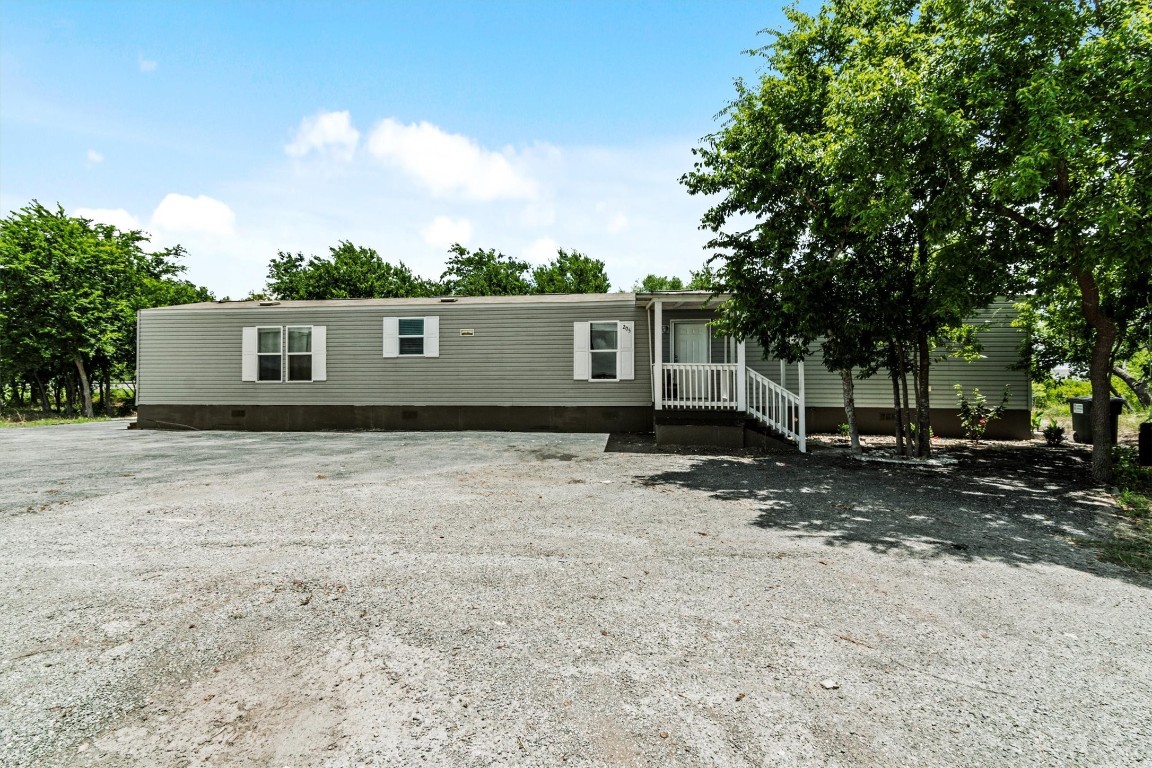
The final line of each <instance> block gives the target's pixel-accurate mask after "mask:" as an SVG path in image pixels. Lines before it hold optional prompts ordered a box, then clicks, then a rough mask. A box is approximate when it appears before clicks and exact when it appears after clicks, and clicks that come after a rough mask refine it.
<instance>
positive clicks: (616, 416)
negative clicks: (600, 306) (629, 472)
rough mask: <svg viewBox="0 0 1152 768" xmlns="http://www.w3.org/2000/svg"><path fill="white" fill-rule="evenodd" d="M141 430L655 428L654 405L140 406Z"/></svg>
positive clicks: (569, 429)
mask: <svg viewBox="0 0 1152 768" xmlns="http://www.w3.org/2000/svg"><path fill="white" fill-rule="evenodd" d="M136 413H137V416H136V426H137V428H139V429H232V430H248V431H255V432H262V431H265V432H309V431H315V430H340V429H349V430H356V429H364V430H372V429H378V430H470V429H482V430H497V431H508V432H533V431H544V432H651V431H652V406H650V405H640V406H636V405H629V406H498V405H421V406H400V405H140V406H138V407H137V409H136Z"/></svg>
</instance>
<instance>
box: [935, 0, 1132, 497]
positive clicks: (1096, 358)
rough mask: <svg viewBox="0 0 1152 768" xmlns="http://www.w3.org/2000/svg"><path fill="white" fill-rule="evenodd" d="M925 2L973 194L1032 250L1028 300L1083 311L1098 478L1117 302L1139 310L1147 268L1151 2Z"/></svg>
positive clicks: (1102, 468)
mask: <svg viewBox="0 0 1152 768" xmlns="http://www.w3.org/2000/svg"><path fill="white" fill-rule="evenodd" d="M923 10H924V13H925V15H926V16H927V17H930V18H932V19H933V20H934V23H935V25H936V29H937V31H938V35H939V39H940V40H942V41H946V45H940V46H937V49H936V52H935V55H934V57H933V61H932V71H933V73H934V75H933V76H934V78H935V79H936V81H937V84H938V88H937V93H938V94H940V107H941V108H942V109H945V110H949V111H951V112H953V113H955V114H958V115H962V116H963V119H964V120H966V121H969V122H970V123H971V124H972V125H974V126H976V129H977V130H976V132H975V135H974V139H973V141H972V143H971V148H970V157H971V162H972V175H973V176H974V178H975V179H976V181H977V183H978V189H979V191H980V193H981V199H980V201H979V202H980V204H981V205H983V206H984V207H986V208H987V209H988V210H990V211H992V212H993V213H994V214H995V215H996V216H998V217H999V218H1000V220H1002V221H1003V222H1005V223H1007V224H1009V225H1010V226H1011V227H1012V229H1013V235H1014V236H1015V237H1017V238H1019V239H1021V240H1023V241H1025V242H1026V243H1027V244H1028V245H1029V247H1030V248H1031V250H1032V254H1033V256H1032V258H1031V259H1030V260H1029V264H1028V275H1029V277H1030V278H1031V281H1032V287H1033V290H1034V295H1035V297H1036V298H1035V303H1036V305H1038V306H1039V307H1050V308H1052V307H1055V308H1056V311H1054V312H1050V313H1049V317H1050V318H1052V319H1053V322H1054V324H1055V325H1056V326H1057V327H1060V326H1065V327H1069V328H1070V327H1071V321H1070V318H1068V317H1067V310H1068V309H1070V308H1072V307H1076V308H1078V309H1079V312H1080V314H1081V316H1082V318H1083V322H1082V323H1081V324H1080V330H1081V331H1087V335H1086V340H1087V344H1086V345H1085V346H1086V358H1087V363H1088V372H1089V379H1090V380H1091V382H1092V397H1093V401H1094V402H1093V409H1092V411H1093V417H1094V419H1095V423H1094V425H1093V434H1094V435H1095V437H1096V439H1095V440H1094V444H1093V451H1092V469H1093V475H1094V477H1095V478H1096V479H1097V480H1100V481H1107V480H1108V479H1109V478H1110V475H1111V459H1110V448H1111V446H1110V434H1109V429H1108V426H1107V425H1108V418H1109V417H1108V411H1109V409H1108V406H1107V398H1108V396H1109V383H1110V382H1109V379H1110V377H1109V373H1110V371H1111V370H1112V369H1113V366H1114V362H1115V358H1116V355H1117V351H1118V349H1121V348H1122V346H1123V343H1124V341H1123V336H1124V335H1125V331H1124V329H1123V325H1124V323H1125V322H1126V319H1125V317H1124V307H1125V306H1128V305H1129V303H1130V302H1134V303H1135V304H1136V305H1139V304H1140V303H1141V302H1143V306H1144V307H1145V308H1146V307H1147V296H1148V293H1147V277H1148V275H1149V274H1150V273H1152V151H1150V149H1149V148H1150V147H1152V10H1150V9H1149V5H1148V3H1147V0H1096V1H1095V2H1091V3H1087V2H1080V1H1079V0H1044V1H1043V2H1040V1H1039V0H1034V1H1032V2H1016V3H1002V2H999V1H998V0H975V1H974V2H960V1H959V0H933V1H932V2H925V3H924V7H923ZM1140 278H1143V280H1142V284H1138V285H1136V286H1132V285H1130V281H1131V280H1133V279H1136V280H1137V281H1138V283H1140V282H1141V281H1140ZM1061 315H1063V316H1064V319H1060V318H1059V316H1061ZM1132 330H1136V329H1132ZM1145 338H1146V337H1145ZM1076 356H1077V357H1080V358H1081V359H1083V358H1084V357H1085V353H1084V352H1077V354H1076Z"/></svg>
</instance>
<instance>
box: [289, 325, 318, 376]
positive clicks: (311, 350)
mask: <svg viewBox="0 0 1152 768" xmlns="http://www.w3.org/2000/svg"><path fill="white" fill-rule="evenodd" d="M301 328H307V329H308V351H307V352H293V351H291V350H290V349H289V344H288V332H289V331H290V330H293V329H296V330H299V329H301ZM315 338H316V333H315V330H314V326H311V325H285V326H284V336H283V339H284V341H283V346H284V363H283V371H282V375H283V377H284V378H283V383H285V384H311V383H312V382H314V381H315V380H316V378H315V376H316V367H315V362H316V359H315V357H314V354H315V352H316V349H315V347H314V341H315ZM304 355H307V356H308V358H309V360H308V378H306V379H293V378H292V364H291V358H292V357H303V356H304Z"/></svg>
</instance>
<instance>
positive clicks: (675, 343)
mask: <svg viewBox="0 0 1152 768" xmlns="http://www.w3.org/2000/svg"><path fill="white" fill-rule="evenodd" d="M672 349H673V354H672V362H674V363H710V362H712V359H711V355H710V354H709V339H708V323H673V324H672Z"/></svg>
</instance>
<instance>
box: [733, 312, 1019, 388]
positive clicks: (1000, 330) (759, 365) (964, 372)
mask: <svg viewBox="0 0 1152 768" xmlns="http://www.w3.org/2000/svg"><path fill="white" fill-rule="evenodd" d="M1016 314H1017V313H1016V309H1015V307H1013V305H1012V303H1011V302H1009V301H1001V302H997V303H995V304H993V305H992V306H991V307H989V308H988V309H985V310H982V311H981V312H978V313H976V315H975V316H974V317H972V318H971V319H970V320H969V321H968V322H969V323H970V324H973V325H976V326H977V327H979V328H980V329H981V330H980V332H979V333H980V336H979V338H980V342H981V344H982V345H983V348H984V349H983V355H984V357H983V358H982V359H980V360H978V361H975V362H971V363H969V362H965V361H964V360H960V359H955V358H951V359H948V360H945V361H942V362H933V363H932V373H931V376H930V385H931V387H932V392H931V395H930V401H931V404H932V407H934V408H953V407H955V406H956V393H955V391H954V390H953V386H954V385H955V384H962V385H963V386H964V390H965V392H968V393H970V392H971V391H972V388H973V387H979V388H980V391H981V392H983V393H984V394H985V395H986V396H987V397H988V399H989V400H990V401H993V403H994V404H995V403H999V402H1000V396H1001V393H1002V392H1003V391H1004V387H1005V385H1007V386H1008V387H1009V400H1008V408H1010V409H1014V410H1015V409H1020V410H1026V409H1027V408H1029V407H1030V405H1031V403H1030V392H1031V384H1030V383H1029V380H1028V374H1027V371H1024V370H1013V369H1012V366H1014V365H1015V364H1016V363H1017V362H1018V361H1019V360H1020V349H1021V345H1022V344H1023V341H1024V333H1023V331H1021V330H1020V329H1019V328H1013V327H1012V321H1013V320H1015V319H1016ZM747 359H748V365H749V367H751V368H753V369H754V370H755V371H757V372H758V373H760V374H762V375H764V376H767V377H768V378H769V379H771V380H772V381H775V382H777V383H780V363H779V362H778V361H776V360H764V359H763V350H762V349H761V347H760V345H759V344H757V343H756V342H754V341H749V342H748V353H747ZM804 385H805V401H806V403H807V405H808V406H809V407H814V408H819V407H840V406H843V404H844V390H843V385H842V384H841V382H840V376H839V374H836V373H833V372H831V371H829V370H828V369H827V368H825V367H824V363H823V357H822V355H821V354H820V350H819V345H814V354H813V355H812V356H811V357H809V358H807V359H806V360H805V361H804ZM784 386H785V387H787V388H788V389H790V390H791V391H793V392H795V391H796V389H797V386H798V384H797V370H796V365H795V364H794V363H793V364H790V365H788V366H787V377H786V381H785V382H784ZM909 386H911V379H909ZM911 394H912V393H911V392H909V395H910V396H911ZM856 405H858V406H861V407H865V408H870V407H877V408H886V407H891V405H892V381H891V379H889V378H888V374H887V371H884V370H880V371H879V372H877V373H876V374H875V375H874V376H872V377H871V378H869V379H864V380H859V379H857V381H856Z"/></svg>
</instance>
